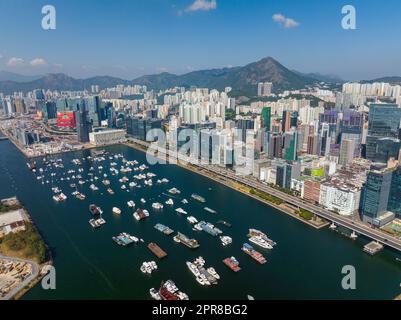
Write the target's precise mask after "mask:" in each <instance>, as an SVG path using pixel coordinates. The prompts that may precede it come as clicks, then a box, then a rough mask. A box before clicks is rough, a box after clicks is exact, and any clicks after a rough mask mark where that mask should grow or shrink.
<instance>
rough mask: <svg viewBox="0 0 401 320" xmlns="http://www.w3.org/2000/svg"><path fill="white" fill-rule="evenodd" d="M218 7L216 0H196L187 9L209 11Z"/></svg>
mask: <svg viewBox="0 0 401 320" xmlns="http://www.w3.org/2000/svg"><path fill="white" fill-rule="evenodd" d="M215 9H217V1H216V0H195V2H194V3H192V4H191V5H190V6H189V7H188V8H186V9H185V11H187V12H193V11H209V10H215Z"/></svg>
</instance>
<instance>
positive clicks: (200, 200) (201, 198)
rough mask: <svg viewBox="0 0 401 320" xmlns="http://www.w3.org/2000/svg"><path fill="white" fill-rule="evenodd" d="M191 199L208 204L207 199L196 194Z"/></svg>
mask: <svg viewBox="0 0 401 320" xmlns="http://www.w3.org/2000/svg"><path fill="white" fill-rule="evenodd" d="M191 198H192V199H195V200H197V201H199V202H202V203H205V202H206V200H205V198H203V197H201V196H200V195H198V194H196V193H193V194H192V195H191Z"/></svg>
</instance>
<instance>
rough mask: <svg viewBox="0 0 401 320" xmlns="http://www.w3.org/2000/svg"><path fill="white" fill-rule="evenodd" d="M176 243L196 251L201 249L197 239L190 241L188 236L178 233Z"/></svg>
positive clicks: (175, 237) (175, 238)
mask: <svg viewBox="0 0 401 320" xmlns="http://www.w3.org/2000/svg"><path fill="white" fill-rule="evenodd" d="M173 239H174V241H175V242H177V243H182V244H183V245H185V246H187V247H188V248H190V249H196V248H198V247H199V243H198V241H197V240H195V239H189V238H188V237H187V236H186V235H184V234H182V233H181V232H178V233H177V235H176V236H174V238H173Z"/></svg>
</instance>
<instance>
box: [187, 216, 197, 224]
mask: <svg viewBox="0 0 401 320" xmlns="http://www.w3.org/2000/svg"><path fill="white" fill-rule="evenodd" d="M187 220H188V222H189V223H191V224H195V223H198V220H197V219H196V218H195V217H193V216H189V217H187Z"/></svg>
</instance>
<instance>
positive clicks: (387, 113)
mask: <svg viewBox="0 0 401 320" xmlns="http://www.w3.org/2000/svg"><path fill="white" fill-rule="evenodd" d="M400 121H401V108H400V107H399V106H398V105H397V104H384V103H383V104H371V105H370V106H369V127H368V135H367V138H366V158H367V159H369V160H372V161H376V162H377V161H378V160H383V159H377V151H378V145H379V143H378V140H380V139H381V138H395V139H399V131H400ZM384 160H385V161H384V162H387V160H388V159H384Z"/></svg>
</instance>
